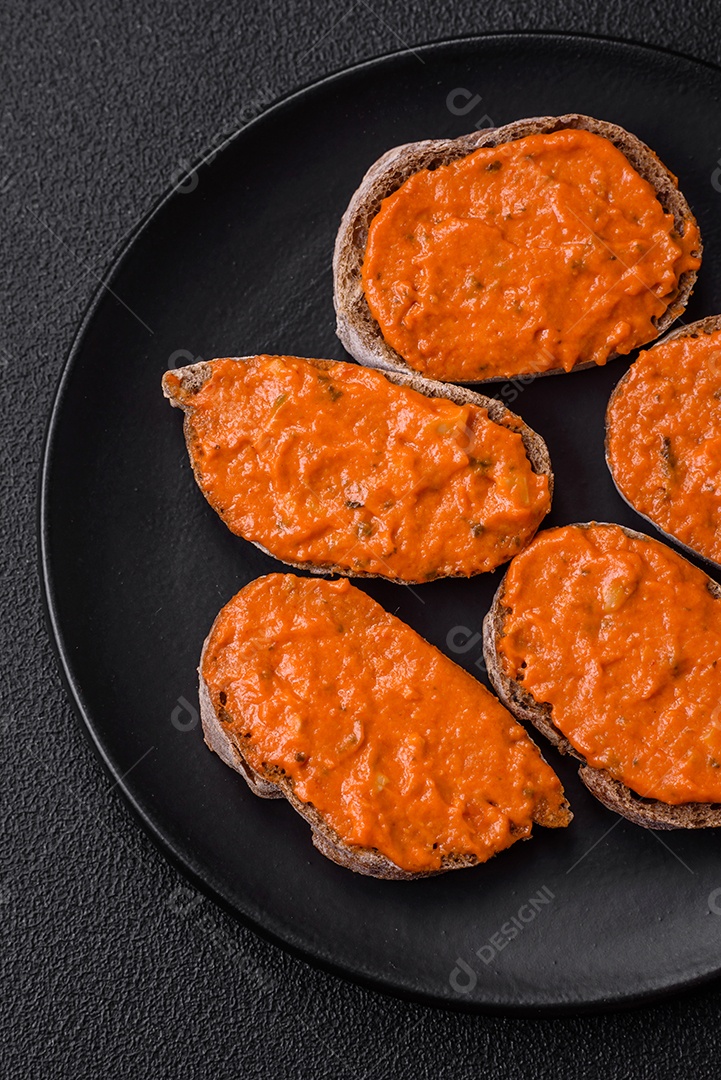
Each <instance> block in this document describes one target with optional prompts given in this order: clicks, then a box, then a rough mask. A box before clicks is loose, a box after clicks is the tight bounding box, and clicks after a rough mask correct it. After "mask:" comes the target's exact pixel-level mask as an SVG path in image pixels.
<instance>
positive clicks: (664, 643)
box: [484, 523, 721, 829]
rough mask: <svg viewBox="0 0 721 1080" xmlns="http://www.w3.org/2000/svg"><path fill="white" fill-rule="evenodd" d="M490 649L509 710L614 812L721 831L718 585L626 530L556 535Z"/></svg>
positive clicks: (514, 587)
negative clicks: (572, 764) (569, 757)
mask: <svg viewBox="0 0 721 1080" xmlns="http://www.w3.org/2000/svg"><path fill="white" fill-rule="evenodd" d="M484 651H485V656H486V663H487V666H488V672H489V675H490V678H491V682H492V684H493V686H494V687H495V689H496V692H497V693H498V695H499V697H500V699H501V701H503V702H504V703H505V704H506V705H507V706H508V708H509V709H510V710H511V712H512V713H513V714H514V715H515V716H516V717H518V718H519V719H523V720H530V721H531V723H533V724H535V726H536V727H537V728H538V730H539V731H541V732H542V733H543V734H544V735H545V736H546V737H547V738H548V739H550V740H551V742H553V743H554V745H555V746H557V747H558V749H559V750H561V752H562V753H569V754H573V755H574V756H575V757H577V758H579V759H580V760H581V761H582V762H583V765H582V767H581V769H580V776H581V779H582V780H583V782H584V784H585V785H586V787H587V788H588V789H589V791H591V792H592V793H593V794H594V795H595V796H596V797H597V798H598V799H600V800H601V802H602V803H604V804H605V805H606V806H608V807H610V808H611V809H612V810H615V811H616V812H617V813H618V814H622V815H623V816H624V817H627V818H629V819H630V820H631V821H635V822H637V823H638V824H639V825H644V826H646V827H647V828H651V829H681V828H685V829H698V828H704V827H709V826H719V825H721V586H719V585H718V584H717V583H716V582H715V581H712V580H711V578H709V577H707V576H706V574H704V573H703V572H702V571H701V570H699V569H697V568H696V567H695V566H692V565H691V563H689V562H687V561H686V559H684V558H683V557H682V556H681V555H678V554H677V553H676V552H675V551H672V550H671V548H669V547H667V546H666V545H665V544H662V543H660V542H659V541H658V540H652V539H650V538H649V537H648V536H644V535H643V534H642V533H638V532H633V531H632V530H630V529H625V528H622V527H621V526H620V525H606V524H596V523H592V524H588V525H566V526H563V527H561V528H557V529H549V530H547V531H545V532H543V533H542V534H541V535H540V536H538V537H537V538H536V540H535V541H534V542H533V543H532V544H531V545H530V546H529V547H528V548H527V549H526V551H524V552H522V553H521V555H519V556H518V557H517V558H516V559H514V560H513V562H512V563H511V565H510V567H509V569H508V572H507V573H506V575H505V577H504V579H503V581H502V582H501V584H500V586H499V588H498V592H497V594H496V597H495V600H494V602H493V606H492V608H491V610H490V612H489V614H488V615H487V617H486V620H485V623H484Z"/></svg>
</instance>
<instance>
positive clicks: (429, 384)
mask: <svg viewBox="0 0 721 1080" xmlns="http://www.w3.org/2000/svg"><path fill="white" fill-rule="evenodd" d="M234 359H237V360H239V361H240V360H248V359H251V357H249V356H241V357H235V358H234ZM307 363H309V364H312V365H313V366H314V367H316V368H318V370H319V371H327V370H328V368H329V367H332V365H333V364H338V363H343V361H338V360H312V359H308V360H307ZM211 364H212V361H211V360H203V361H200V362H199V363H197V364H190V365H188V366H187V367H182V368H177V369H174V371H173V374H174V375H175V376H177V377H179V379H180V392H178V391H177V390H176V389H175V387H174V386H173V385H172V384H171V383H170V382H169V381H168V379H167V377H166V376H167V375H168V374H170V373H166V376H164V377H163V384H162V385H163V393H164V395H165V397H167V398H168V400H169V401H170V404H171V405H173V406H175V407H176V408H179V409H182V410H183V412H184V413H185V422H184V432H185V441H186V444H187V447H188V453H189V456H190V461H191V464H192V465H193V472H194V473H195V475H196V480H198V481H199V476H198V472H197V469H196V466H195V456H194V454H193V430H192V424H191V420H190V417H191V415H192V408H193V394H195V393H197V392H198V391H199V390H200V389H201V388H202V386H203V385H204V384H205V382H206V381H207V379H209V378H210V373H211V370H212V368H211ZM382 374H383V376H384V377H385V378H386V379H387V380H388V381H389V382H391V383H394V384H395V385H396V386H408V387H410V388H411V390H415V391H416V392H417V393H419V394H423V395H424V396H425V397H429V398H434V397H437V398H438V397H439V398H447V399H448V400H449V401H453V402H454V403H455V404H456V405H467V404H470V405H478V406H480V407H481V408H484V409H486V410H487V412H488V417H489V419H490V420H492V421H493V423H496V424H502V425H503V426H504V427H506V428H508V429H509V430H511V431H515V432H517V433H518V434H519V435H520V436H521V439H522V441H523V446H524V448H525V451H526V455H527V457H528V460H529V462H530V465H531V468H532V470H533V472H535V473H537V474H539V475H545V476H547V477H548V491H549V496H550V497H551V498H553V471H552V469H551V459H550V457H549V453H548V447H547V446H546V443H545V442H544V440H543V438H542V437H541V436H540V435H539V434H538V433H537V432H536V431H534V430H533V429H532V428H530V427H529V426H528V424H526V423H525V422H524V421H523V420H522V419H521V417H520V416H517V415H516V414H515V413H513V412H511V410H510V409H508V408H507V407H506V406H505V405H504V404H503V402H501V401H499V400H498V399H497V398H492V397H486V396H485V395H483V394H479V393H476V392H475V391H474V390H469V389H467V388H465V387H462V386H455V385H453V384H448V383H440V382H435V381H434V380H431V379H426V378H424V377H423V376H422V375H419V374H418V373H417V372H411V371H410V370H408V371H393V372H390V371H383V372H382ZM198 486H200V483H199V485H198ZM201 490H202V488H201ZM211 505H212V504H211ZM214 509H215V507H214ZM549 509H550V506H549ZM251 543H254V544H255V546H256V547H257V548H259V550H260V551H262V552H264V553H265V554H266V555H271V557H272V558H275V557H276V556H274V555H273V554H272V552H270V551H268V550H267V548H265V547H263V545H262V544H259V543H257V542H256V541H251ZM285 565H287V566H292V567H293V568H294V569H296V570H308V571H309V572H310V573H311V574H341V575H343V576H344V577H381V576H382V575H380V574H374V573H369V572H367V571H364V570H349V569H346V568H344V567H341V566H336V565H334V564H330V563H329V564H327V565H319V564H311V563H302V562H286V563H285ZM456 576H462V575H456ZM391 580H393V579H391ZM403 584H408V585H415V584H422V582H420V581H406V580H405V579H403Z"/></svg>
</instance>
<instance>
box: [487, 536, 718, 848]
mask: <svg viewBox="0 0 721 1080" xmlns="http://www.w3.org/2000/svg"><path fill="white" fill-rule="evenodd" d="M599 524H601V525H602V524H606V523H605V522H596V521H594V522H585V523H582V524H578V525H577V526H576V528H579V529H588V528H592V527H595V526H596V525H599ZM615 527H616V528H620V529H622V531H623V532H624V533H625V534H626V536H629V537H631V538H633V539H636V540H649V537H648V536H646V535H645V534H644V533H640V532H636V531H635V530H634V529H627V528H625V527H624V526H621V525H616V526H615ZM652 542H653V541H652ZM504 587H505V576H504V579H503V580H502V581H501V583H500V585H499V587H498V589H497V591H496V595H495V596H494V598H493V603H492V604H491V607H490V610H489V612H488V614H487V615H486V617H485V619H484V621H483V655H484V658H485V661H486V667H487V669H488V676H489V678H490V680H491V684H492V686H493V688H494V690H495V691H496V693H497V694H498V697H499V698H500V699H501V701H502V702H503V704H504V705H505V706H506V708H507V709H508V710H509V711H510V712H511V713H513V715H514V716H515V717H516V719H518V720H525V721H530V723H532V724H533V725H534V727H536V728H537V729H538V731H540V732H541V734H542V735H545V737H546V738H547V739H548V740H549V742H551V743H553V745H554V746H555V747H556V749H557V750H559V751H560V753H562V754H570V755H571V756H573V757H575V758H577V759H578V760H579V761H581V762H582V765H581V767H580V769H579V770H578V773H579V776H580V777H581V780H582V781H583V783H584V784H585V785H586V787H587V788H588V790H589V791H590V792H591V794H592V795H595V796H596V798H597V799H598V800H599V801H600V802H602V803H603V804H604V806H607V807H608V809H609V810H613V811H615V812H616V813H617V814H620V815H621V816H622V817H625V818H628V819H629V821H633V822H635V824H636V825H642V826H643V827H644V828H646V829H707V828H717V827H719V826H721V805H718V804H715V803H684V804H681V805H673V806H672V805H670V804H668V803H663V802H659V801H658V800H657V799H645V798H642V797H641V796H640V795H637V794H636V792H634V791H631V789H630V788H629V787H627V786H626V785H625V784H623V783H622V782H621V781H620V780H616V779H614V777H613V776H612V775H611V774H610V773H609V772H608V770H606V769H597V768H595V767H594V766H592V765H588V764H586V762H585V759H584V758H583V755H582V754H580V753H579V752H578V751H577V750H576V749H575V748H574V747H573V746H572V745H571V743H570V742H569V741H568V739H567V738H566V737H565V735H563V734H562V733H561V731H559V729H558V728H557V727H556V726H555V724H554V722H553V707H552V706H551V705H549V704H548V703H547V702H539V701H536V699H535V698H534V697H533V696H532V695H531V694H529V693H528V691H526V690H524V688H523V685H522V684H521V683H519V682H518V681H517V680H515V679H512V678H511V677H510V676H509V675H508V674H507V673H506V671H505V670H504V667H503V661H502V657H501V654H500V652H499V649H498V643H499V641H500V639H501V638H502V637H503V635H504V628H503V624H504V618H505V615H506V614H507V612H508V609H507V608H504V605H503V595H504ZM707 587H708V590H709V592H710V593H711V594H712V595H713V596H715V597H719V598H721V586H720V585H719V584H718V583H717V582H715V581H713V579H712V578H709V579H708V582H707Z"/></svg>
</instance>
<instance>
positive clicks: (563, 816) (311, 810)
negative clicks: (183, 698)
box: [198, 628, 572, 881]
mask: <svg viewBox="0 0 721 1080" xmlns="http://www.w3.org/2000/svg"><path fill="white" fill-rule="evenodd" d="M212 633H213V631H212V628H211V631H210V634H208V637H207V638H206V639H205V641H204V643H203V650H202V653H201V657H200V665H199V667H198V679H199V698H200V720H201V724H202V727H203V737H204V739H205V743H206V746H208V748H209V749H210V750H212V751H214V753H216V754H217V755H218V757H220V758H221V760H222V761H224V762H225V764H226V765H229V766H230V768H231V769H234V770H235V771H236V772H237V773H240V775H241V776H242V777H243V779H244V780H245V782H246V783H247V785H248V787H249V788H250V790H251V791H252V792H253V794H254V795H258V796H259V797H260V798H262V799H282V798H285V799H287V800H288V802H289V803H290V805H291V806H292V807H293V809H294V810H296V811H297V813H299V814H300V816H301V817H302V818H304V819H305V820H306V821H307V822H308V824H309V825H310V827H311V836H312V840H313V844H314V846H315V847H316V848H317V849H318V851H320V853H321V854H322V855H325V856H326V858H328V859H330V860H331V861H332V862H334V863H337V864H338V865H339V866H343V867H345V868H346V869H348V870H353V871H355V873H357V874H365V875H366V876H368V877H376V878H384V879H386V880H389V881H414V880H416V879H417V878H424V877H435V876H437V875H438V874H444V873H446V872H447V871H448V870H463V869H465V868H467V867H470V866H475V865H476V864H477V863H478V858H477V857H476V856H475V855H444V856H443V857H442V859H441V865H440V868H439V869H438V870H421V871H409V870H403V869H402V868H401V867H400V866H397V865H396V864H395V863H394V862H393V861H392V860H391V859H389V858H388V857H387V856H386V855H383V854H381V852H380V851H377V850H376V849H375V848H367V847H360V846H357V845H350V844H346V843H345V842H344V841H343V840H342V839H341V838H340V836H339V835H338V833H337V832H336V831H335V829H332V828H331V827H330V825H328V823H327V822H326V821H324V819H323V817H322V816H321V814H320V813H319V812H318V811H317V810H316V808H315V807H314V806H313V805H312V804H311V803H304V802H302V801H301V800H300V799H299V798H298V797H297V796H296V794H295V792H294V791H293V782H292V779H291V778H290V777H288V776H286V774H285V773H284V772H283V771H282V770H280V769H268V770H266V773H265V774H264V775H263V774H261V773H259V772H258V771H257V770H255V769H254V768H253V767H252V766H251V765H250V763H249V762H248V760H247V758H246V757H245V755H244V753H243V746H242V739H239V738H237V737H236V736H235V735H234V734H233V733H232V732H231V731H229V730H228V729H227V728H225V727H224V726H223V722H224V721H228V720H230V719H231V718H230V716H229V715H228V714H227V713H226V712H225V711H224V710H223V709H222V708H221V709H220V710H219V711H218V712H216V710H215V707H214V705H213V701H212V698H211V696H210V691H209V690H208V686H207V683H206V682H205V679H204V678H203V661H204V658H205V651H206V649H207V648H208V643H209V641H210V638H211V636H212ZM571 817H572V815H571V813H570V810H569V809H568V803H567V802H564V808H563V809H562V811H561V812H560V813H559V815H558V816H557V815H556V814H555V813H554V812H553V811H549V809H548V807H547V806H546V805H545V804H539V806H538V807H537V808H536V813H535V815H534V818H533V821H534V822H535V823H536V824H538V825H546V826H548V827H549V828H554V827H557V826H562V825H567V824H568V822H569V821H570V819H571ZM527 839H528V838H527Z"/></svg>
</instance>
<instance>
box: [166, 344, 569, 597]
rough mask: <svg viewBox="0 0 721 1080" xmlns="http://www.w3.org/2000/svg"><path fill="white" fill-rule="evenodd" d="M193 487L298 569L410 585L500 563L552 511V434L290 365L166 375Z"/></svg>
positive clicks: (439, 389)
mask: <svg viewBox="0 0 721 1080" xmlns="http://www.w3.org/2000/svg"><path fill="white" fill-rule="evenodd" d="M163 390H164V392H165V394H166V396H167V397H168V398H169V399H170V401H171V404H173V405H176V406H178V407H180V408H181V409H183V411H184V413H185V438H186V443H187V446H188V452H189V454H190V459H191V462H192V466H193V469H194V472H195V477H196V480H197V482H198V485H199V487H200V489H201V490H202V492H203V494H204V495H205V497H206V498H207V499H208V501H209V502H210V504H211V506H212V507H213V508H214V509H215V510H217V512H218V513H219V514H220V515H221V516H222V518H223V520H224V521H225V523H226V525H227V526H228V528H229V529H231V530H232V531H233V532H235V533H238V534H239V535H240V536H244V537H245V538H246V539H247V540H251V541H252V542H253V543H254V544H257V546H258V547H260V548H262V549H263V550H265V551H267V552H269V553H270V554H271V555H274V556H275V557H276V558H277V559H281V560H282V561H283V562H285V563H288V564H289V565H291V566H295V567H301V568H307V569H309V570H311V571H313V572H317V573H333V572H335V573H340V574H349V575H353V576H367V575H375V576H381V577H387V578H390V579H392V580H396V581H402V582H422V581H430V580H432V579H433V578H437V577H453V576H456V577H458V576H460V577H468V576H469V575H471V574H478V573H481V572H483V571H487V570H493V569H494V568H495V567H497V566H499V565H500V564H501V563H504V562H507V561H508V560H509V559H510V558H511V557H512V556H513V555H515V554H516V553H517V552H518V551H520V550H521V548H523V547H524V545H525V544H527V543H528V541H529V540H530V539H531V538H532V536H533V535H534V533H535V532H536V530H537V528H538V526H539V525H540V523H541V521H542V520H543V518H544V517H545V515H546V514H547V513H548V511H549V509H550V505H551V491H552V484H553V476H552V473H551V464H550V460H549V457H548V451H547V449H546V444H545V443H544V441H543V439H542V438H541V437H540V436H539V435H537V434H536V433H535V432H534V431H531V429H530V428H529V427H528V426H527V425H526V424H524V423H523V421H522V420H521V419H520V418H519V417H518V416H515V415H514V414H513V413H511V412H509V410H508V409H507V408H506V407H505V405H503V404H502V403H501V402H500V401H496V400H495V399H493V398H487V397H482V396H481V395H480V394H476V393H474V392H473V391H471V390H465V389H462V388H461V387H456V386H445V385H441V384H438V383H431V382H428V381H427V380H425V379H423V378H421V377H420V376H417V375H409V374H405V373H403V374H401V373H381V372H378V371H370V370H369V369H368V368H364V367H359V366H358V365H357V364H346V363H339V362H334V361H329V360H304V359H301V358H299V357H294V356H249V357H242V358H239V359H237V358H236V359H222V360H211V361H207V362H204V363H198V364H193V365H191V366H190V367H187V368H180V369H178V370H175V371H169V372H166V374H165V376H164V378H163Z"/></svg>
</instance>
